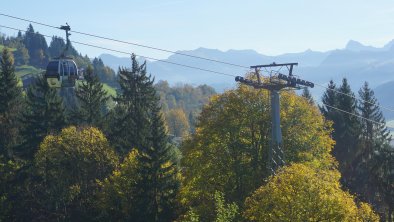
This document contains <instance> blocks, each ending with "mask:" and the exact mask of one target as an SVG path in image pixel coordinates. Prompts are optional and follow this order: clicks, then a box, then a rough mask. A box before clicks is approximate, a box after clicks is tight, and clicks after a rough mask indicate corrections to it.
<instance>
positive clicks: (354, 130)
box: [333, 78, 361, 188]
mask: <svg viewBox="0 0 394 222" xmlns="http://www.w3.org/2000/svg"><path fill="white" fill-rule="evenodd" d="M338 91H339V93H340V96H338V107H337V108H339V109H341V110H343V111H345V112H347V113H344V112H340V113H339V118H338V120H337V121H338V122H337V124H336V127H334V130H335V131H336V136H337V137H336V138H335V141H336V145H335V147H334V150H333V153H334V156H335V158H336V159H337V160H338V162H339V169H340V171H341V173H342V182H343V183H344V185H345V186H346V187H348V188H349V186H350V184H351V183H352V181H353V180H354V169H353V168H352V162H353V161H354V160H355V158H356V156H357V151H358V145H359V137H360V134H361V132H360V130H361V128H360V122H359V119H358V117H356V116H355V115H358V111H357V100H356V99H355V95H354V93H353V92H352V90H351V89H350V85H349V84H348V82H347V79H346V78H344V79H343V80H342V85H341V86H340V87H339V89H338ZM349 113H351V114H349ZM352 114H354V115H352Z"/></svg>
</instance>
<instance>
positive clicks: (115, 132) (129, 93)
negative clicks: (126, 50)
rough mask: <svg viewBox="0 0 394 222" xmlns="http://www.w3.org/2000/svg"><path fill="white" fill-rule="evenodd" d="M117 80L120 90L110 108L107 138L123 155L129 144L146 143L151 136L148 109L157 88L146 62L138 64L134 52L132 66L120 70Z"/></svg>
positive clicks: (137, 146) (134, 145)
mask: <svg viewBox="0 0 394 222" xmlns="http://www.w3.org/2000/svg"><path fill="white" fill-rule="evenodd" d="M119 84H120V91H121V93H119V94H118V95H117V97H116V98H115V101H116V102H117V103H118V105H117V106H116V107H115V109H114V110H113V111H112V115H111V116H112V120H111V126H110V129H111V130H110V133H109V134H110V136H109V138H110V140H112V141H113V144H114V146H115V149H116V150H117V151H118V153H119V154H121V155H122V156H124V155H126V154H127V153H128V152H129V151H130V150H131V149H132V148H137V149H140V148H141V147H143V146H144V144H146V140H147V138H148V137H149V136H150V134H149V130H150V128H149V127H150V126H149V116H148V110H149V109H151V108H152V107H153V104H154V103H155V101H156V100H155V97H156V92H155V90H154V88H153V81H152V80H150V76H147V74H146V65H145V63H144V64H142V65H139V64H138V62H137V60H136V58H135V56H133V57H132V68H131V70H127V69H121V70H120V72H119Z"/></svg>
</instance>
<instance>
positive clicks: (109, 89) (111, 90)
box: [103, 83, 116, 97]
mask: <svg viewBox="0 0 394 222" xmlns="http://www.w3.org/2000/svg"><path fill="white" fill-rule="evenodd" d="M103 87H104V90H105V91H107V93H108V95H110V96H113V97H115V96H116V90H115V89H114V88H112V87H111V86H109V85H107V84H106V83H103Z"/></svg>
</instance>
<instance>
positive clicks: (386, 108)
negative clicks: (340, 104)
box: [315, 83, 394, 112]
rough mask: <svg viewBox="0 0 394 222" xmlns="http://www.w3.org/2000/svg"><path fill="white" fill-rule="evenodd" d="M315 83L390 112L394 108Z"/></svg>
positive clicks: (393, 110)
mask: <svg viewBox="0 0 394 222" xmlns="http://www.w3.org/2000/svg"><path fill="white" fill-rule="evenodd" d="M315 85H316V86H319V87H322V88H325V89H328V90H331V91H333V92H335V93H338V94H341V95H345V96H349V97H351V98H354V99H356V100H359V101H361V102H364V103H368V104H371V105H373V106H377V107H380V108H383V109H385V110H388V111H390V112H394V109H390V108H388V107H385V106H381V105H378V104H375V103H373V102H369V101H367V100H363V99H361V98H357V97H356V96H354V95H352V94H348V93H344V92H341V91H339V90H336V89H331V88H329V87H327V86H324V85H321V84H318V83H315Z"/></svg>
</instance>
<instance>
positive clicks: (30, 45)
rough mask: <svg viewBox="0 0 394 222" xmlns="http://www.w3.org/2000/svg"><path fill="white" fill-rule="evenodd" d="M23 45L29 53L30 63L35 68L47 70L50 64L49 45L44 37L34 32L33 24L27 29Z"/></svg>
mask: <svg viewBox="0 0 394 222" xmlns="http://www.w3.org/2000/svg"><path fill="white" fill-rule="evenodd" d="M23 44H24V45H25V47H26V48H27V50H28V52H29V58H30V61H29V63H30V64H31V65H33V66H38V67H41V68H45V66H46V65H47V63H48V44H47V42H46V40H45V37H44V36H42V35H41V34H39V33H38V32H34V28H33V26H32V25H31V24H30V25H29V27H28V28H27V31H26V34H25V36H24V39H23Z"/></svg>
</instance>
